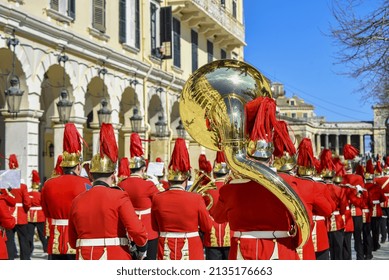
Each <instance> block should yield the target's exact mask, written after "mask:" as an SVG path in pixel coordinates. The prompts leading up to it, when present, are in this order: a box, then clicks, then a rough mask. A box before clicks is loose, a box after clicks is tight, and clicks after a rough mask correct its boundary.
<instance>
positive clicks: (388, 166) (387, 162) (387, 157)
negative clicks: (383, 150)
mask: <svg viewBox="0 0 389 280" xmlns="http://www.w3.org/2000/svg"><path fill="white" fill-rule="evenodd" d="M385 168H389V156H386V157H385Z"/></svg>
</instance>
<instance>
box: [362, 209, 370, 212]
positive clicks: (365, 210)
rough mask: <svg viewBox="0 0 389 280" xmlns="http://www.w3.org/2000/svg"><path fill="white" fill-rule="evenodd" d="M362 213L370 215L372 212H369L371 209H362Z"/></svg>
mask: <svg viewBox="0 0 389 280" xmlns="http://www.w3.org/2000/svg"><path fill="white" fill-rule="evenodd" d="M362 212H363V213H369V212H370V210H369V209H362Z"/></svg>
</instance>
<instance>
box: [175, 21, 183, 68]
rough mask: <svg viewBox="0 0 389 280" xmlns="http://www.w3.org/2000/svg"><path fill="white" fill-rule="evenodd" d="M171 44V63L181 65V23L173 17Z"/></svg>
mask: <svg viewBox="0 0 389 280" xmlns="http://www.w3.org/2000/svg"><path fill="white" fill-rule="evenodd" d="M173 44H174V52H173V54H174V56H173V65H174V66H177V67H181V23H180V21H179V20H178V19H176V18H173Z"/></svg>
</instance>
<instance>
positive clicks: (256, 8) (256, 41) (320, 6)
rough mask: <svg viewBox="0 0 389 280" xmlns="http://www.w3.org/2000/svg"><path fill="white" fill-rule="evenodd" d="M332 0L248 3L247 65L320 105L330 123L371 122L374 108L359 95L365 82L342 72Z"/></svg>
mask: <svg viewBox="0 0 389 280" xmlns="http://www.w3.org/2000/svg"><path fill="white" fill-rule="evenodd" d="M330 5H331V0H298V1H290V0H270V1H269V0H244V14H245V28H246V43H247V46H246V47H245V54H244V56H245V61H246V62H248V63H249V64H251V65H253V66H254V67H255V68H257V69H258V70H259V71H260V72H261V73H262V74H264V75H265V76H266V77H268V78H269V79H270V80H272V81H277V82H280V83H283V84H284V86H285V90H286V95H287V96H289V97H291V96H292V95H294V94H295V95H297V96H299V97H301V98H302V99H304V100H305V102H306V103H309V104H312V105H314V106H315V113H316V115H318V116H324V117H325V118H326V120H327V121H340V122H341V121H360V120H363V121H371V120H373V110H372V109H371V107H372V104H370V103H367V102H365V101H364V100H362V98H361V94H360V93H357V92H355V90H356V89H358V85H359V82H358V80H356V79H352V78H349V77H347V76H345V75H341V74H339V73H341V72H344V70H345V68H344V66H340V65H336V64H335V63H336V60H335V53H336V51H337V48H338V47H337V46H336V45H335V43H334V41H333V39H332V38H331V37H330V36H329V34H330V31H329V30H330V23H334V19H333V16H332V14H331V9H330Z"/></svg>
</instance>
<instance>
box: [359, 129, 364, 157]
mask: <svg viewBox="0 0 389 280" xmlns="http://www.w3.org/2000/svg"><path fill="white" fill-rule="evenodd" d="M359 153H360V154H361V155H362V156H363V155H364V154H365V136H364V135H363V134H360V135H359Z"/></svg>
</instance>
